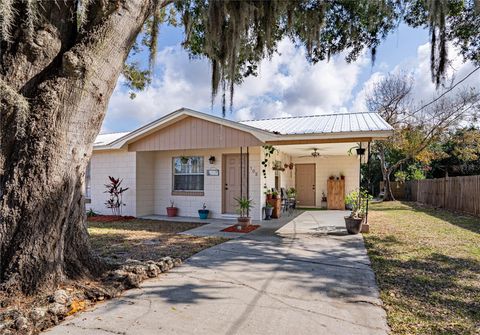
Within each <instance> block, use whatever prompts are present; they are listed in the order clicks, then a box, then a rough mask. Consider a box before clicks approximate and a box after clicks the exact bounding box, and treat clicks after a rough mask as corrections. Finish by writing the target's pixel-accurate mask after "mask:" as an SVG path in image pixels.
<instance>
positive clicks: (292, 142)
mask: <svg viewBox="0 0 480 335" xmlns="http://www.w3.org/2000/svg"><path fill="white" fill-rule="evenodd" d="M391 135H392V127H391V126H390V125H388V124H387V123H386V122H385V121H384V120H383V119H382V118H381V117H380V116H379V115H378V114H376V113H349V114H332V115H315V116H299V117H287V118H277V119H263V120H251V121H242V122H234V121H231V120H227V119H223V118H219V117H215V116H212V115H208V114H204V113H200V112H196V111H193V110H189V109H185V108H182V109H180V110H177V111H175V112H173V113H171V114H168V115H166V116H164V117H162V118H160V119H158V120H156V121H154V122H152V123H149V124H147V125H145V126H143V127H141V128H139V129H137V130H134V131H132V132H129V133H116V134H105V135H99V136H98V137H97V140H96V142H95V144H94V147H93V155H92V159H91V162H90V169H91V170H90V171H88V172H87V175H88V179H87V187H86V190H87V192H86V195H87V196H89V197H90V198H89V199H87V200H88V201H87V202H88V204H87V208H92V209H94V210H95V211H96V212H99V213H104V214H108V213H109V210H108V209H107V208H106V207H105V204H104V203H105V201H106V199H107V195H106V194H105V193H104V191H105V186H104V184H105V183H107V178H108V176H113V177H116V178H121V179H123V185H124V187H129V190H128V191H127V192H125V194H124V197H123V200H124V202H125V204H126V206H125V207H124V208H123V214H124V215H132V216H137V217H141V216H145V215H152V214H159V215H164V214H166V207H167V206H169V205H170V201H173V202H174V203H175V206H176V207H178V208H179V215H180V216H192V217H196V216H197V215H198V214H197V210H198V209H200V208H201V207H202V205H203V204H204V203H205V204H206V206H207V208H208V209H210V213H211V216H212V217H216V218H221V217H228V216H231V215H234V214H235V212H236V206H235V200H234V199H235V198H237V197H239V196H240V194H241V192H242V195H243V196H246V195H247V192H248V197H250V198H251V199H252V200H253V202H254V206H255V207H254V209H253V210H252V212H251V214H250V215H251V216H252V218H253V219H256V220H258V219H261V217H262V207H263V206H264V204H265V196H264V191H265V189H266V188H273V187H275V188H277V189H280V188H281V187H283V188H289V187H295V188H296V189H297V193H298V196H297V199H298V201H299V204H300V206H302V207H319V206H320V204H321V198H322V193H323V192H325V193H327V179H328V178H329V176H331V175H335V176H339V175H340V174H342V175H344V176H345V191H346V193H348V192H350V191H352V190H355V189H357V188H358V186H359V167H360V162H359V158H358V157H357V155H356V154H355V150H353V154H349V150H350V149H351V148H352V147H355V146H357V145H359V144H360V143H361V144H362V146H363V148H365V147H367V145H368V142H370V141H372V140H374V139H385V138H387V137H389V136H391ZM268 145H272V146H274V147H275V148H276V149H277V150H278V151H276V152H275V153H274V154H273V155H272V156H271V157H269V158H268V164H267V167H266V168H265V170H266V171H265V175H264V174H263V172H262V170H263V169H264V167H263V165H262V161H263V160H264V159H265V151H266V150H265V149H264V146H268ZM314 149H316V150H314ZM314 151H316V152H318V153H319V154H320V155H319V156H317V157H313V156H312V153H313V152H314ZM241 153H242V156H241ZM240 157H243V160H241V159H240ZM291 163H293V164H291ZM285 165H289V166H287V167H286V168H285V169H284V170H283V171H282V169H283V168H284V167H285ZM274 167H278V168H279V169H276V170H274ZM290 167H293V169H291V168H290Z"/></svg>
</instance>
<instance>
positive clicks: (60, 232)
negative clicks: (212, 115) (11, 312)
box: [0, 0, 480, 293]
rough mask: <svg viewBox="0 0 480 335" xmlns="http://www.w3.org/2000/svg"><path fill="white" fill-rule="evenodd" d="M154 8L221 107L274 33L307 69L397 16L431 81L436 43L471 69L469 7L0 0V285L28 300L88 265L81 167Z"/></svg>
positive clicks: (373, 38)
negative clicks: (199, 65)
mask: <svg viewBox="0 0 480 335" xmlns="http://www.w3.org/2000/svg"><path fill="white" fill-rule="evenodd" d="M168 5H171V6H174V8H175V9H176V11H177V13H178V16H175V17H174V18H172V21H176V22H179V23H178V24H181V25H183V26H184V27H185V33H186V39H185V43H184V47H185V48H186V49H188V50H189V51H190V52H191V54H192V55H193V56H202V57H207V58H208V59H210V60H211V63H212V96H215V94H216V93H217V91H218V89H219V88H221V89H222V90H223V106H225V100H226V98H225V91H226V90H229V92H230V98H232V97H233V88H234V85H235V83H238V82H240V81H241V80H242V78H243V77H244V76H247V75H251V74H255V73H256V69H257V66H258V63H259V62H260V60H261V59H262V58H264V57H267V56H269V55H271V54H272V53H273V52H275V49H276V45H277V42H278V41H279V40H280V39H282V38H283V37H290V38H292V39H293V40H294V41H295V42H296V43H297V44H298V45H303V46H305V48H306V50H307V56H308V58H309V59H310V60H311V61H312V62H315V61H319V60H323V59H328V58H329V57H330V56H331V55H334V54H338V53H339V52H342V51H346V57H347V60H349V61H352V60H354V59H355V58H356V57H358V55H359V54H360V53H361V52H362V50H364V49H365V48H367V49H370V50H371V52H372V56H374V55H375V50H376V47H377V46H378V44H379V43H380V42H381V40H382V39H383V38H385V36H386V35H387V34H388V33H389V31H391V30H392V29H395V27H396V26H397V24H398V22H399V20H405V21H406V22H407V23H408V24H410V25H413V26H428V27H430V28H431V36H432V41H434V42H435V43H434V45H435V48H433V49H432V74H433V76H434V78H440V79H441V76H442V74H443V73H444V71H445V67H444V64H445V62H446V61H447V60H448V57H447V52H446V51H447V50H446V48H445V47H444V46H445V45H446V42H447V41H453V43H457V44H459V45H461V47H462V49H461V50H462V54H463V55H464V57H465V58H466V59H470V60H472V61H475V62H479V61H480V57H479V53H480V51H479V45H480V43H478V38H479V37H478V31H479V29H478V28H479V26H480V25H479V19H478V16H477V15H476V13H475V10H476V6H475V3H474V1H465V2H463V1H453V0H452V1H420V0H418V1H405V2H401V1H389V0H383V1H367V0H361V1H350V0H348V1H347V0H345V1H306V0H305V1H299V0H297V1H280V0H276V1H274V0H272V1H216V0H212V1H201V0H191V1H178V2H175V3H174V4H173V2H172V1H170V0H61V1H50V0H48V1H47V0H45V1H35V0H30V1H24V0H8V1H1V2H0V92H1V95H0V282H1V283H2V286H3V288H9V289H11V290H16V289H21V290H22V291H23V292H27V293H31V292H34V291H35V290H37V289H38V288H40V287H41V286H48V285H52V284H55V283H57V282H59V281H61V280H63V279H65V278H75V277H78V276H93V275H95V274H97V273H98V271H99V270H100V269H101V268H102V267H101V264H100V263H99V261H98V260H97V259H96V258H95V257H94V255H92V252H91V248H90V245H89V242H88V234H87V230H86V226H85V213H84V195H83V191H82V188H83V180H84V173H85V167H86V165H87V162H88V160H89V158H90V155H91V152H92V144H93V141H94V139H95V137H96V135H97V134H98V132H99V130H100V127H101V124H102V121H103V118H104V116H105V111H106V108H107V105H108V101H109V99H110V96H111V94H112V92H113V89H114V88H115V85H116V82H117V79H118V77H119V75H120V74H121V73H122V72H124V73H125V75H126V78H127V79H129V80H130V85H131V87H132V88H133V89H141V88H142V87H144V86H145V85H147V84H148V80H149V77H150V76H151V70H152V66H150V67H149V68H147V69H141V68H140V67H141V66H140V65H137V64H135V63H129V64H128V66H127V67H125V61H126V60H127V57H128V55H129V53H130V52H138V50H137V48H142V45H143V47H147V48H148V49H149V51H150V54H151V57H150V62H151V64H153V60H154V59H155V51H156V41H157V38H158V34H159V26H160V24H161V22H162V21H163V20H165V19H166V17H168V16H169V15H166V13H170V9H167V6H168ZM170 8H171V7H170ZM176 19H178V20H176ZM452 23H455V24H456V26H455V28H454V26H453V25H452ZM142 31H143V33H142ZM136 41H139V43H138V44H135V42H136ZM142 41H144V42H145V43H141V42H142ZM437 46H438V47H437Z"/></svg>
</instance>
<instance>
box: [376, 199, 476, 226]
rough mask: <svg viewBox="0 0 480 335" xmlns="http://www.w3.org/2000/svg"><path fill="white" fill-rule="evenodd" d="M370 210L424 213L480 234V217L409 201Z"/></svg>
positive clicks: (377, 206)
mask: <svg viewBox="0 0 480 335" xmlns="http://www.w3.org/2000/svg"><path fill="white" fill-rule="evenodd" d="M369 210H371V211H373V212H388V211H408V212H413V213H424V214H427V215H430V216H432V217H434V218H436V219H440V220H443V221H445V222H448V223H450V224H452V225H455V226H457V227H460V228H463V229H467V230H470V231H472V232H474V233H477V234H480V217H476V216H472V215H469V214H465V213H454V212H451V211H448V210H445V209H440V208H433V207H428V206H424V205H420V204H417V203H414V202H408V201H401V202H398V201H394V202H383V203H379V204H376V205H374V206H372V207H371V208H370V209H369Z"/></svg>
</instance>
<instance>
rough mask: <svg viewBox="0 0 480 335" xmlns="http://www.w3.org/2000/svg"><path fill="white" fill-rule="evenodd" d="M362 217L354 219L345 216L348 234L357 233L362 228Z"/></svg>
mask: <svg viewBox="0 0 480 335" xmlns="http://www.w3.org/2000/svg"><path fill="white" fill-rule="evenodd" d="M362 221H363V218H360V219H356V218H351V217H349V216H345V227H346V228H347V232H348V233H349V234H358V233H359V232H360V230H361V229H362Z"/></svg>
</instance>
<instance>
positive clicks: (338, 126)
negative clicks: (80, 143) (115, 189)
mask: <svg viewBox="0 0 480 335" xmlns="http://www.w3.org/2000/svg"><path fill="white" fill-rule="evenodd" d="M182 113H189V114H192V115H194V116H198V117H203V118H206V117H208V118H209V119H212V121H214V122H220V121H221V122H228V123H230V124H232V125H235V123H236V122H234V121H231V120H226V119H221V118H218V117H214V116H211V115H207V114H203V113H200V112H196V111H192V110H186V109H181V110H178V111H176V112H174V113H171V114H169V115H167V116H165V117H163V118H160V119H158V120H156V121H154V122H152V123H151V124H148V125H146V126H144V127H141V128H139V129H137V130H135V131H132V132H122V133H112V134H100V135H98V136H97V138H96V140H95V143H94V147H97V148H98V147H103V146H108V145H110V144H113V143H114V142H115V141H117V140H120V139H122V138H127V135H130V136H133V135H134V134H135V133H136V132H139V131H141V130H142V129H143V128H145V127H150V126H152V125H155V124H156V123H158V122H160V121H162V120H163V119H165V118H168V117H173V116H175V115H177V114H178V115H180V114H182ZM237 124H240V125H243V127H245V126H247V127H250V128H251V129H253V130H255V129H257V130H258V131H265V132H266V134H267V135H268V133H272V134H271V135H272V136H276V135H274V134H280V135H301V134H332V133H349V132H368V131H379V132H381V131H391V130H392V129H393V128H392V127H391V126H390V125H389V124H388V123H387V122H385V120H384V119H382V117H381V116H380V115H378V114H377V113H373V112H372V113H370V112H369V113H344V114H326V115H309V116H293V117H283V118H272V119H260V120H249V121H240V122H238V123H237ZM247 129H248V128H247Z"/></svg>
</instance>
